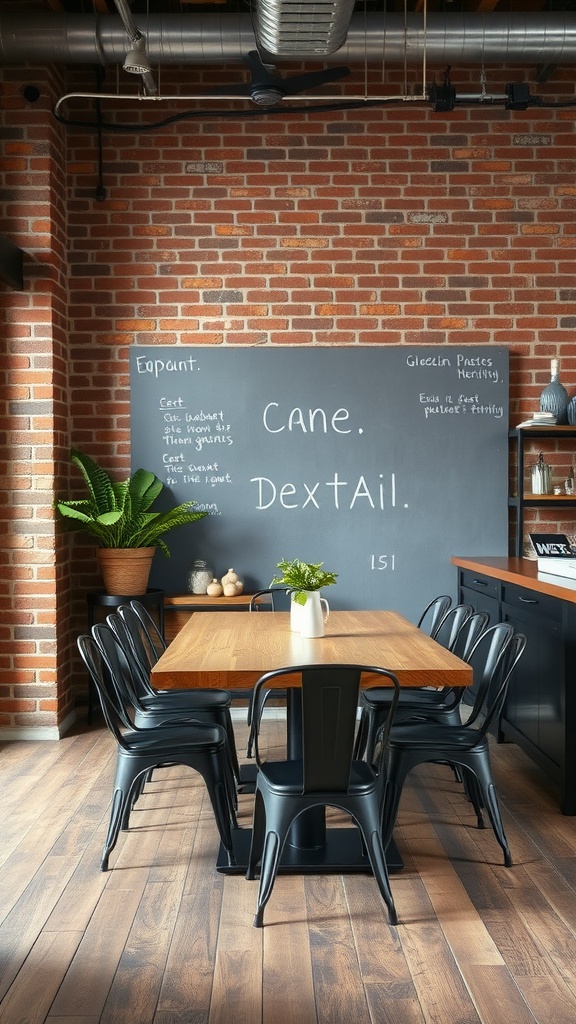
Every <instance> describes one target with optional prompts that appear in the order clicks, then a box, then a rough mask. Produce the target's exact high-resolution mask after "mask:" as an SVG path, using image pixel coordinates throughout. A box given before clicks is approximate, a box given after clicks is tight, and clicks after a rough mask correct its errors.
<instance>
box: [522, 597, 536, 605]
mask: <svg viewBox="0 0 576 1024" xmlns="http://www.w3.org/2000/svg"><path fill="white" fill-rule="evenodd" d="M518 600H519V601H520V602H521V603H522V604H538V601H536V600H535V599H534V598H533V597H519V598H518Z"/></svg>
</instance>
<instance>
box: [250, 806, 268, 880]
mask: <svg viewBox="0 0 576 1024" xmlns="http://www.w3.org/2000/svg"><path fill="white" fill-rule="evenodd" d="M265 831H266V816H265V812H264V801H263V799H262V794H261V792H260V790H259V789H258V788H256V793H255V796H254V818H253V823H252V841H251V843H250V854H249V857H248V868H247V871H246V878H247V879H248V881H252V880H253V879H254V878H255V877H256V868H257V866H258V864H259V863H260V860H261V857H262V850H263V848H264V835H265Z"/></svg>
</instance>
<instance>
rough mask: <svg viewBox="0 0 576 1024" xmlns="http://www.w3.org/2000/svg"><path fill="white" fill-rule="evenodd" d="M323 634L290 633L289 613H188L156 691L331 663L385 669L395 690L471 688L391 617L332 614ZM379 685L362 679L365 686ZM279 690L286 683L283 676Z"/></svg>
mask: <svg viewBox="0 0 576 1024" xmlns="http://www.w3.org/2000/svg"><path fill="white" fill-rule="evenodd" d="M325 628H326V635H325V636H324V637H321V638H318V639H312V640H311V639H307V638H304V637H302V636H300V634H298V633H293V632H292V631H291V630H290V617H289V613H288V612H251V613H246V614H245V615H238V614H237V613H235V612H205V613H203V614H202V615H193V616H192V617H191V619H190V620H189V621H188V622H187V623H186V624H185V625H184V626H183V628H182V629H181V631H180V632H179V633H178V635H177V636H176V637H175V639H174V640H173V641H172V643H171V644H170V646H169V647H168V648H167V650H166V651H165V652H164V653H163V654H162V656H161V658H160V659H159V661H158V662H157V664H156V665H155V666H154V668H153V669H152V684H153V686H155V687H156V688H158V689H179V688H187V687H221V688H223V689H227V690H231V689H232V690H233V689H247V688H249V687H250V686H253V684H254V683H255V682H256V681H257V680H258V679H259V678H260V676H261V675H263V674H264V672H269V671H272V670H273V669H277V668H285V667H287V666H289V665H317V664H329V663H334V664H336V663H341V664H358V665H374V666H378V667H380V668H387V669H390V670H391V671H392V672H395V673H396V675H397V676H398V679H399V682H400V685H401V686H409V687H417V686H469V685H471V683H472V681H473V680H472V669H471V668H470V666H468V665H467V664H466V663H465V662H463V661H461V660H460V659H459V658H456V657H455V656H454V655H453V654H450V652H449V651H447V650H446V649H445V648H444V647H441V646H440V645H439V644H437V643H436V642H435V641H434V640H431V639H430V637H428V636H427V635H426V634H425V633H424V632H423V631H422V630H420V629H418V628H417V626H415V625H414V624H413V623H411V622H409V621H408V620H407V619H405V618H403V616H402V615H399V614H398V613H397V612H393V611H334V612H331V613H330V618H329V619H328V622H327V623H326V627H325ZM374 682H377V683H378V685H382V681H381V679H378V680H376V678H375V677H373V679H372V680H370V677H366V679H365V683H366V685H373V684H374ZM278 685H279V686H282V687H285V686H286V685H289V680H288V679H286V678H284V679H283V680H282V681H281V682H280V683H279V684H278Z"/></svg>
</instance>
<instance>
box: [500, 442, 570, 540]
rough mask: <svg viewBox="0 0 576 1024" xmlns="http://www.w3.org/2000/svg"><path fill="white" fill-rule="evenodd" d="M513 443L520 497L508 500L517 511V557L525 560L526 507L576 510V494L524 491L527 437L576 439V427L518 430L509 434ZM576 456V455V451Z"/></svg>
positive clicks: (517, 492) (511, 497) (517, 487)
mask: <svg viewBox="0 0 576 1024" xmlns="http://www.w3.org/2000/svg"><path fill="white" fill-rule="evenodd" d="M508 437H509V438H510V441H511V442H513V443H515V445H516V494H515V495H511V496H510V498H509V499H508V506H509V507H510V508H511V509H515V510H516V544H515V551H514V554H515V555H516V557H517V558H521V557H522V550H523V537H524V509H525V508H573V509H576V495H574V496H572V495H567V494H530V493H526V492H525V491H524V479H525V471H526V466H525V457H524V453H525V443H526V438H530V439H532V438H540V439H544V438H546V439H547V440H549V441H560V440H562V439H563V438H570V437H573V438H576V426H574V427H572V426H568V427H564V426H562V427H558V426H551V427H517V428H516V429H515V430H510V431H509V433H508ZM575 454H576V452H575Z"/></svg>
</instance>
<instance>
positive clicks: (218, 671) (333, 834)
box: [151, 611, 473, 873]
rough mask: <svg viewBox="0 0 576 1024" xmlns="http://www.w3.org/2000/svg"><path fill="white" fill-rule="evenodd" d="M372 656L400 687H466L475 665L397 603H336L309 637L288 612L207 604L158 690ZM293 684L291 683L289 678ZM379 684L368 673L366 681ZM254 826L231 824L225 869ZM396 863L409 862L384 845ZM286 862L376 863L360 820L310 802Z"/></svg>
mask: <svg viewBox="0 0 576 1024" xmlns="http://www.w3.org/2000/svg"><path fill="white" fill-rule="evenodd" d="M326 664H350V665H374V666H378V667H381V668H387V669H389V670H391V671H392V672H394V673H395V674H396V676H397V677H398V680H399V683H400V685H401V686H402V687H422V686H437V687H440V686H456V687H463V686H469V685H471V683H472V682H473V678H472V669H471V667H470V666H469V665H468V664H466V663H465V662H463V661H461V660H460V658H457V657H456V656H455V655H453V654H451V653H450V651H448V650H446V648H444V647H442V646H441V645H440V644H437V643H436V641H435V640H432V639H431V638H430V637H429V636H427V634H426V633H424V632H423V631H422V630H420V629H418V627H417V626H415V625H414V624H413V623H411V622H409V621H408V620H407V619H406V618H404V617H403V616H402V615H400V614H399V613H398V612H395V611H333V612H331V613H330V616H329V618H328V621H327V622H326V625H325V635H324V636H323V637H318V638H314V639H310V638H307V637H303V636H301V635H300V634H299V633H294V632H292V631H291V630H290V616H289V613H288V612H264V611H261V612H252V613H246V614H244V615H238V614H236V613H234V612H202V613H201V614H197V615H193V616H192V617H191V618H190V619H189V620H188V622H187V623H186V624H185V625H184V626H183V628H182V629H181V631H180V632H179V633H178V635H177V636H176V637H175V638H174V640H173V641H172V643H171V644H170V645H169V647H168V648H167V649H166V651H164V652H163V654H162V655H161V657H160V659H159V660H158V662H157V663H156V665H155V666H154V667H153V669H152V679H151V681H152V685H153V686H154V687H156V688H157V689H161V690H163V689H167V690H169V689H185V688H188V687H217V688H223V689H227V690H230V691H234V690H246V689H249V688H251V687H252V686H253V685H254V683H256V682H257V680H258V679H259V678H260V676H261V675H263V674H264V673H265V672H269V671H272V670H274V669H278V668H286V667H289V666H291V665H294V666H297V665H298V666H302V665H326ZM299 682H300V678H299V676H297V675H295V676H294V678H293V680H292V679H291V678H290V676H288V677H286V676H283V677H282V680H281V681H280V682H279V684H278V685H279V686H281V687H282V689H285V688H286V687H287V686H288V690H287V694H288V709H287V729H288V744H289V746H288V749H289V751H290V756H298V752H299V745H300V743H301V735H300V726H301V710H300V709H301V702H300V690H299ZM291 683H292V685H290V684H291ZM375 684H377V685H379V686H381V685H382V678H381V677H376V676H373V677H372V678H371V677H370V675H369V674H367V675H365V676H364V677H363V685H365V686H370V685H375ZM250 838H251V830H250V829H246V828H241V829H236V830H234V846H235V852H236V865H234V866H230V865H228V863H227V860H228V859H227V857H225V856H222V855H221V856H220V857H219V859H218V865H217V866H218V869H219V870H220V871H223V872H229V873H241V872H242V871H244V870H245V868H246V864H247V858H248V852H249V846H250ZM387 860H388V868H389V870H398V869H399V868H400V867H402V861H401V858H400V857H399V855H398V853H397V850H396V849H395V847H390V848H389V849H388V851H387ZM281 870H283V871H294V872H314V871H316V872H318V871H322V872H328V871H338V872H349V871H370V866H369V863H368V860H367V858H366V857H365V856H364V854H363V851H362V849H361V844H360V839H359V833H358V830H357V829H356V828H326V824H325V814H324V809H323V808H318V809H314V810H312V811H307V812H306V814H305V815H302V816H301V820H299V821H298V822H297V823H296V825H295V826H294V827H293V833H291V836H290V839H289V842H288V843H287V844H286V847H285V851H284V855H283V858H282V862H281Z"/></svg>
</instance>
